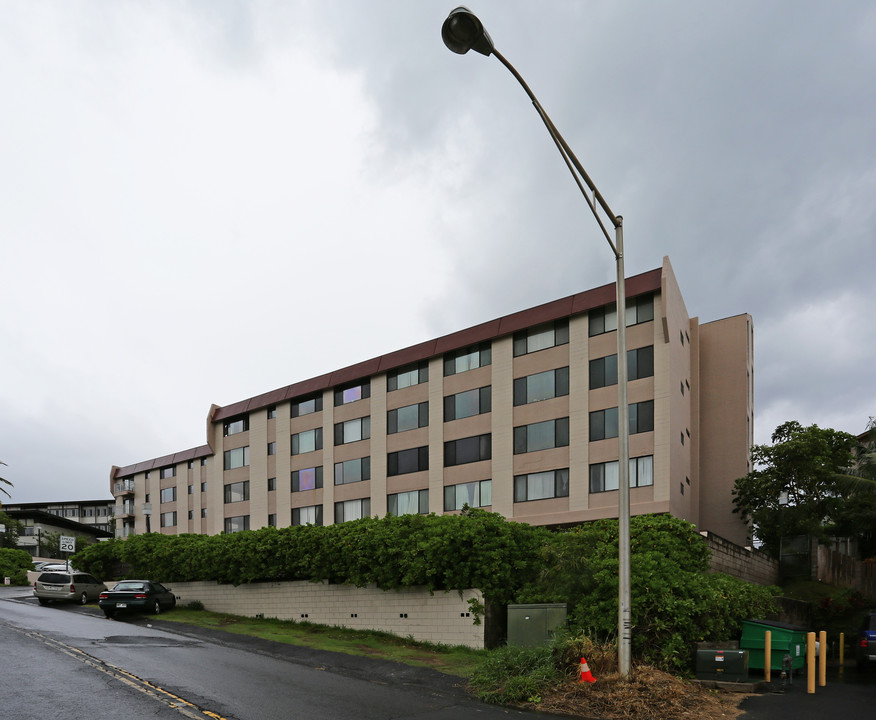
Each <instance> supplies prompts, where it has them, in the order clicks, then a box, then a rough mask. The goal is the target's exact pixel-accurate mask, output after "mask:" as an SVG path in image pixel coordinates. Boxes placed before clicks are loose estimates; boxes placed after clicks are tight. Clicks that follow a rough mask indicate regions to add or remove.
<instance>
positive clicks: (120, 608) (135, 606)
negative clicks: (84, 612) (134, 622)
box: [97, 580, 176, 618]
mask: <svg viewBox="0 0 876 720" xmlns="http://www.w3.org/2000/svg"><path fill="white" fill-rule="evenodd" d="M97 604H98V605H100V609H101V610H103V614H104V615H106V616H107V617H108V618H111V617H113V615H115V614H116V612H151V613H154V614H155V615H157V614H158V613H160V612H161V611H162V610H172V609H173V608H174V607H176V596H175V595H174V594H173V593H172V592H171V591H170V589H169V588H166V587H164V585H162V584H161V583H157V582H152V581H151V580H120V581H119V582H117V583H116V585H115V587H114V588H113V589H112V590H107V591H105V592H102V593H101V594H100V597H99V598H98V600H97Z"/></svg>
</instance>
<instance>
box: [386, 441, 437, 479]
mask: <svg viewBox="0 0 876 720" xmlns="http://www.w3.org/2000/svg"><path fill="white" fill-rule="evenodd" d="M428 469H429V447H428V446H427V445H424V446H423V447H416V448H410V449H409V450H399V451H398V452H391V453H387V456H386V474H387V476H389V477H392V476H394V475H407V474H408V473H415V472H420V471H422V470H428Z"/></svg>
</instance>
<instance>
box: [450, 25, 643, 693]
mask: <svg viewBox="0 0 876 720" xmlns="http://www.w3.org/2000/svg"><path fill="white" fill-rule="evenodd" d="M441 38H442V39H443V40H444V44H445V45H446V46H447V47H448V49H449V50H452V51H453V52H455V53H457V54H459V55H464V54H465V53H467V52H468V51H469V50H474V51H475V52H478V53H480V54H481V55H487V56H489V55H495V56H496V58H498V60H499V62H501V63H502V64H503V65H504V66H505V67H506V68H508V70H509V71H510V72H511V74H512V75H513V76H514V77H515V78H517V82H519V83H520V85H521V86H522V87H523V89H524V90H525V91H526V94H527V95H528V96H529V99H530V100H531V101H532V104H533V105H534V106H535V110H536V112H537V113H538V115H539V117H540V118H541V119H542V122H543V123H544V124H545V127H546V128H547V131H548V133H550V136H551V138H553V141H554V143H555V144H556V146H557V149H558V150H559V151H560V155H562V156H563V160H564V161H565V163H566V166H567V167H568V168H569V171H570V172H571V173H572V177H573V178H574V179H575V183H576V184H577V185H578V188H579V189H580V190H581V193H582V194H583V195H584V199H585V200H586V201H587V205H588V207H589V208H590V211H591V212H592V213H593V217H594V218H596V222H597V223H598V224H599V227H600V229H601V230H602V234H603V235H604V236H605V239H606V240H607V241H608V244H609V245H610V246H611V250H612V252H613V253H614V257H615V260H616V261H617V384H618V391H617V394H618V526H619V527H618V529H619V534H620V537H619V553H618V555H619V557H618V560H619V562H618V665H619V670H620V674H621V675H623V676H626V675H629V672H630V656H631V653H630V645H631V642H630V641H631V638H632V630H631V627H630V626H631V614H630V481H629V473H630V467H629V462H630V461H629V458H630V448H629V407H628V404H627V337H626V335H627V333H626V283H625V279H624V234H623V218H622V217H621V216H620V215H615V214H614V213H613V212H612V211H611V208H610V207H609V206H608V203H607V202H606V201H605V198H604V197H602V194H601V193H600V192H599V190H597V189H596V186H595V185H594V184H593V181H592V180H591V179H590V176H589V175H588V174H587V172H586V171H585V170H584V168H583V167H582V166H581V163H580V162H579V161H578V158H577V157H575V153H573V152H572V149H571V148H570V147H569V145H568V143H566V141H565V139H564V138H563V136H562V135H560V132H559V131H558V130H557V128H556V127H555V126H554V124H553V122H552V121H551V119H550V118H549V117H548V114H547V113H546V112H545V111H544V108H542V106H541V103H539V102H538V99H537V98H536V97H535V95H534V94H533V92H532V90H530V89H529V86H528V85H527V84H526V82H525V81H524V80H523V78H522V77H521V76H520V73H518V72H517V70H516V69H515V68H514V67H513V66H512V65H511V63H509V62H508V61H507V60H506V59H505V58H504V57H503V56H502V54H501V53H500V52H499V51H498V50H496V48H495V46H494V45H493V40H492V38H491V37H490V35H489V33H487V31H486V30H485V29H484V26H483V23H481V21H480V20H479V19H478V18H477V16H476V15H475V14H474V13H473V12H471V10H469V9H468V8H466V7H458V8H456V9H455V10H452V11H451V12H450V15H448V16H447V19H446V20H445V21H444V25H442V26H441ZM588 191H589V193H590V194H588ZM591 195H592V197H591ZM600 209H601V210H602V212H604V213H605V215H606V216H607V217H608V221H609V222H610V223H611V225H612V226H613V227H614V239H613V240H612V237H611V235H610V234H609V231H608V229H607V228H606V226H605V223H604V222H603V220H602V217H601V216H600V214H599V210H600Z"/></svg>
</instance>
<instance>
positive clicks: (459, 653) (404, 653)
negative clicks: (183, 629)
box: [161, 607, 486, 678]
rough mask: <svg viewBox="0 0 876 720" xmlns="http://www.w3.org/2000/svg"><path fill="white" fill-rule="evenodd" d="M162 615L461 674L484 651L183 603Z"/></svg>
mask: <svg viewBox="0 0 876 720" xmlns="http://www.w3.org/2000/svg"><path fill="white" fill-rule="evenodd" d="M161 619H162V620H168V621H171V622H182V623H188V624H189V625H196V626H198V627H203V628H212V629H216V630H224V631H226V632H232V633H237V634H239V635H249V636H252V637H258V638H262V639H263V640H272V641H274V642H281V643H286V644H289V645H300V646H303V647H308V648H313V649H315V650H331V651H333V652H341V653H346V654H347V655H362V656H366V657H373V658H380V659H382V660H393V661H395V662H401V663H405V664H407V665H414V666H416V667H428V668H432V669H433V670H437V671H439V672H443V673H446V674H448V675H456V676H459V677H465V678H467V677H470V676H471V674H472V673H473V672H474V670H475V668H476V667H477V665H478V664H479V662H480V659H481V658H482V657H483V656H484V654H485V653H486V651H484V650H474V649H472V648H467V647H462V646H458V645H457V646H449V645H437V644H432V643H426V642H418V641H416V640H412V639H408V638H402V637H398V636H397V635H391V634H390V633H383V632H377V631H363V630H350V629H348V628H342V627H333V626H327V625H317V624H315V623H308V622H296V621H294V620H277V619H275V618H249V617H241V616H238V615H226V614H223V613H214V612H209V611H206V610H193V609H191V608H187V607H177V608H176V609H175V610H174V611H173V612H171V613H167V614H166V615H162V616H161Z"/></svg>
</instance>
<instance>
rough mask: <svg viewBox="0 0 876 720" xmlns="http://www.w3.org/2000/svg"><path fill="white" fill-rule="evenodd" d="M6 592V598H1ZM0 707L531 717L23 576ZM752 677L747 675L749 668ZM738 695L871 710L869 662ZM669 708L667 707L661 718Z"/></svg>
mask: <svg viewBox="0 0 876 720" xmlns="http://www.w3.org/2000/svg"><path fill="white" fill-rule="evenodd" d="M4 600H7V602H4ZM0 648H3V652H2V653H0V715H2V716H3V717H4V718H9V720H44V718H46V717H64V718H65V720H80V718H81V719H82V720H92V718H93V717H95V716H99V715H100V714H102V710H101V708H107V707H112V708H113V712H112V715H113V716H116V717H144V716H148V717H153V718H158V720H165V719H170V718H174V719H177V720H178V719H179V718H180V717H190V718H208V717H209V718H211V719H212V720H250V719H251V718H252V719H253V720H255V719H256V718H258V720H271V719H272V718H283V719H284V720H285V719H286V718H299V717H300V718H308V720H311V719H313V720H319V719H321V718H332V719H333V718H347V717H350V716H351V715H354V716H356V717H357V720H370V719H374V720H379V719H383V718H393V720H396V719H398V720H403V719H404V718H410V719H411V720H461V719H463V718H482V719H483V720H493V719H494V718H511V717H517V718H527V717H530V718H535V717H542V718H543V717H545V715H543V714H537V713H524V712H518V711H512V710H506V709H502V708H495V707H492V706H486V705H483V704H480V703H477V702H474V701H472V700H471V699H470V698H469V697H468V696H467V695H466V693H465V691H464V690H462V688H460V687H458V686H456V683H455V680H454V679H453V678H450V677H448V676H446V675H442V674H440V673H436V672H433V671H430V670H427V669H420V668H410V667H408V666H404V665H399V664H396V663H392V662H385V661H380V660H372V659H369V658H358V657H354V656H348V655H343V654H338V653H326V652H321V651H314V650H308V649H305V648H297V647H293V646H288V645H283V644H280V643H272V642H269V641H264V640H259V639H256V638H248V637H245V636H239V635H234V634H231V633H222V632H215V631H208V630H203V629H199V628H194V627H192V626H180V624H179V623H170V622H163V621H161V619H160V618H154V617H152V616H131V617H130V618H126V619H124V620H122V621H109V620H105V619H104V618H103V616H102V614H101V613H100V611H99V610H98V609H97V607H96V606H94V605H90V606H87V607H85V608H79V607H75V606H66V607H45V608H44V607H40V606H39V605H38V604H37V603H36V601H35V600H34V599H33V598H32V597H29V591H28V588H9V587H3V586H0ZM751 679H752V680H754V679H756V677H754V676H753V677H752V678H751ZM773 687H774V689H775V690H782V691H781V692H767V693H762V694H758V695H754V696H751V697H749V698H747V699H746V700H744V701H743V703H742V705H741V709H742V710H743V714H742V715H741V716H740V718H741V720H786V719H788V718H790V719H793V720H814V719H816V718H818V719H822V718H826V719H829V720H833V719H834V718H842V719H844V720H846V719H848V720H852V719H855V720H857V718H871V717H876V670H873V671H870V672H867V673H863V674H859V673H857V672H856V671H855V668H854V664H853V663H847V666H846V668H844V672H843V673H842V676H840V675H839V674H838V672H837V669H836V667H831V668H830V672H829V675H828V683H827V686H826V687H824V688H821V687H816V692H815V693H814V694H808V693H807V692H806V678H805V675H804V676H797V677H795V678H794V682H793V683H792V684H790V685H785V686H784V688H783V687H782V686H781V684H779V683H774V684H773ZM668 720H671V719H668Z"/></svg>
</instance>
